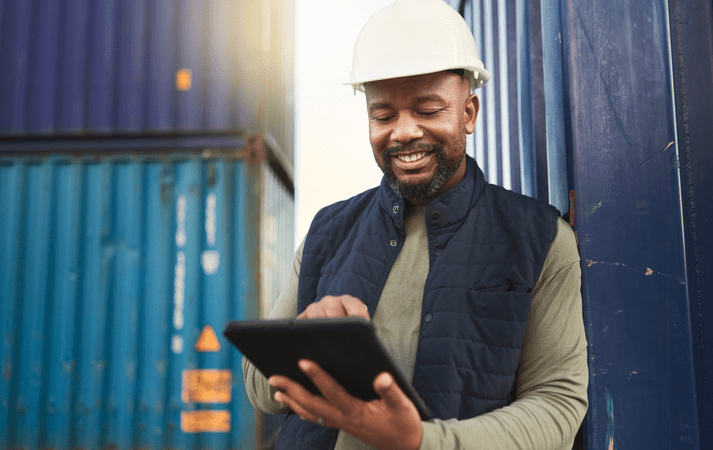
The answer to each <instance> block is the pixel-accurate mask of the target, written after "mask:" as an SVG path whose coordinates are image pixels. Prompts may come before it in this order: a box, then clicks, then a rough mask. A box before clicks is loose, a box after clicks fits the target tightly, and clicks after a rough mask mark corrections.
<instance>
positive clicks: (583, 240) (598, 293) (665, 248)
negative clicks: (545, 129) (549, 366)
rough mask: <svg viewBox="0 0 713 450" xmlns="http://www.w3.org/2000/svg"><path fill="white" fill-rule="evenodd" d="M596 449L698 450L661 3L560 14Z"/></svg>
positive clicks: (589, 436) (566, 9)
mask: <svg viewBox="0 0 713 450" xmlns="http://www.w3.org/2000/svg"><path fill="white" fill-rule="evenodd" d="M562 5H563V10H562V11H561V12H562V17H563V41H564V55H565V65H566V70H565V74H566V75H565V82H566V89H565V92H564V94H565V95H564V97H565V102H566V103H565V105H566V108H567V111H568V116H567V129H568V130H569V131H570V133H571V134H570V137H569V138H570V140H571V142H570V150H571V164H572V170H573V173H574V180H573V183H572V187H573V189H574V190H575V192H576V193H577V202H576V205H577V206H576V211H575V218H576V229H577V231H578V235H579V243H580V245H579V246H580V254H581V257H582V261H583V297H584V305H585V319H586V323H587V326H588V330H589V334H588V339H589V346H590V372H591V377H590V383H591V385H590V402H591V407H590V412H589V414H588V417H587V421H586V425H587V426H586V440H587V446H588V448H611V445H614V448H625V447H626V448H662V447H663V448H669V449H677V448H698V422H697V412H696V400H695V397H696V390H695V383H694V371H693V359H692V348H691V342H690V339H691V329H690V317H689V313H690V311H689V302H688V292H687V280H686V278H687V274H686V260H685V256H684V246H683V244H684V243H683V229H682V220H681V197H680V195H681V191H680V173H679V152H678V149H679V147H678V142H677V140H676V132H675V116H674V108H673V98H674V94H673V84H672V79H671V76H670V75H671V71H670V70H671V60H670V53H669V36H668V11H667V4H666V2H665V1H657V2H652V3H649V4H646V5H642V4H641V3H639V2H634V1H631V2H584V1H573V2H566V3H565V2H563V3H562Z"/></svg>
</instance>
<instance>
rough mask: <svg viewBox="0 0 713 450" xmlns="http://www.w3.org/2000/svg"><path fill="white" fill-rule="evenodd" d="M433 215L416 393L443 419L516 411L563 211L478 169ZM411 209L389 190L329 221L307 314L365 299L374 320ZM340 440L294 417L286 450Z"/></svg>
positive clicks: (311, 257) (311, 270)
mask: <svg viewBox="0 0 713 450" xmlns="http://www.w3.org/2000/svg"><path fill="white" fill-rule="evenodd" d="M467 165H468V166H467V174H466V176H465V178H464V179H463V180H462V181H461V182H460V183H459V184H458V185H456V186H455V187H454V188H453V189H451V190H450V191H448V192H446V193H445V194H443V195H441V196H439V197H437V198H435V199H434V200H433V201H431V203H430V204H429V205H428V207H427V209H426V226H427V229H428V248H429V257H430V271H429V274H428V278H427V280H426V284H425V287H424V292H423V304H422V308H421V325H420V334H419V341H418V349H417V353H416V364H415V368H414V374H413V385H414V387H415V388H416V391H417V392H418V393H419V395H421V397H422V398H423V399H424V401H425V402H426V404H427V405H428V407H429V408H430V409H431V411H432V413H433V416H434V417H435V418H439V419H450V418H456V419H467V418H471V417H474V416H477V415H480V414H483V413H486V412H489V411H492V410H494V409H497V408H500V407H502V406H505V405H507V404H509V403H511V402H512V401H513V394H514V388H515V374H516V371H517V366H518V363H519V360H520V352H521V349H522V343H523V339H524V336H525V327H526V324H527V317H528V314H529V311H530V305H531V302H532V290H533V289H534V287H535V284H536V283H537V280H538V278H539V276H540V272H541V271H542V265H543V263H544V261H545V257H546V256H547V252H548V251H549V247H550V243H551V242H552V240H553V239H554V236H555V234H556V231H557V217H558V215H559V213H558V212H557V210H556V209H554V208H553V207H552V206H549V205H546V204H543V203H541V202H539V201H537V200H534V199H531V198H529V197H525V196H522V195H519V194H515V193H513V192H510V191H507V190H505V189H503V188H500V187H497V186H493V185H490V184H488V183H486V182H485V180H484V177H483V173H482V172H481V171H480V169H479V168H478V166H477V164H476V163H475V160H473V159H472V158H470V157H468V159H467ZM403 211H404V199H403V198H401V197H399V196H397V195H396V194H395V193H394V192H393V190H392V189H391V188H390V187H389V186H388V184H386V182H385V181H383V180H382V182H381V185H380V186H379V187H378V188H374V189H371V190H369V191H366V192H364V193H362V194H360V195H358V196H356V197H353V198H351V199H349V200H346V201H344V202H340V203H336V204H334V205H331V206H328V207H326V208H324V209H323V210H322V211H320V212H319V213H318V214H317V216H316V217H315V219H314V220H313V222H312V226H311V228H310V231H309V233H308V235H307V239H306V241H305V246H304V252H303V255H302V266H301V269H300V281H299V288H298V308H297V309H298V312H302V311H303V310H304V309H305V308H306V307H307V306H308V305H309V304H310V303H312V302H314V301H316V300H318V299H321V298H322V297H324V296H325V295H344V294H349V295H352V296H354V297H357V298H359V299H361V300H362V301H363V302H364V303H365V304H366V305H367V306H368V308H369V314H370V315H371V316H373V314H374V311H375V310H376V305H377V302H378V301H379V297H380V295H381V291H382V289H383V287H384V284H385V283H386V278H387V277H388V274H389V271H390V270H391V266H392V265H393V263H394V260H395V259H396V257H397V256H398V253H399V251H400V249H401V246H402V244H403V241H404V223H403ZM336 437H337V430H333V429H328V428H322V427H319V426H317V425H314V424H312V423H310V422H306V421H303V420H301V419H300V418H299V417H297V416H296V415H294V414H290V415H288V417H287V418H286V420H285V422H284V424H283V427H282V430H281V433H280V435H279V436H278V440H277V442H276V444H275V448H277V449H283V448H285V449H293V448H295V449H296V448H301V449H302V448H304V449H317V448H319V449H323V448H333V446H334V444H335V442H336Z"/></svg>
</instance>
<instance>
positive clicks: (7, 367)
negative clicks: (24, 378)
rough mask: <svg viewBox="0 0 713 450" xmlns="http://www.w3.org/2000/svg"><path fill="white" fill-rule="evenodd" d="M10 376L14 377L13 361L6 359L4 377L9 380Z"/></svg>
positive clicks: (3, 367) (3, 366)
mask: <svg viewBox="0 0 713 450" xmlns="http://www.w3.org/2000/svg"><path fill="white" fill-rule="evenodd" d="M10 377H12V362H11V361H8V360H5V362H4V363H3V365H2V378H3V380H6V381H7V380H9V379H10Z"/></svg>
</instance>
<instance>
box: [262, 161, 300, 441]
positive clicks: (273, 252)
mask: <svg viewBox="0 0 713 450" xmlns="http://www.w3.org/2000/svg"><path fill="white" fill-rule="evenodd" d="M263 180H264V183H263V186H264V189H265V192H264V196H263V199H264V202H263V204H262V214H261V226H260V232H261V234H262V238H261V240H260V245H261V247H262V248H261V251H260V258H261V259H260V266H261V269H260V273H261V275H260V279H261V281H262V282H261V284H260V287H261V290H262V292H261V294H260V317H261V318H266V317H267V315H268V313H269V312H270V309H272V305H273V304H274V302H275V300H276V299H277V296H278V295H280V292H281V291H282V287H283V285H284V283H285V281H286V279H287V276H288V273H289V271H290V270H291V269H292V259H293V257H294V249H295V247H294V222H295V211H294V207H293V204H294V198H293V195H292V193H291V192H290V190H289V189H288V188H287V187H286V186H285V185H284V184H283V183H282V182H281V181H280V179H279V178H278V177H277V176H276V174H275V173H274V171H273V170H272V169H271V168H269V167H267V166H266V167H265V168H264V170H263ZM284 418H285V415H271V414H264V413H263V414H262V422H261V424H260V425H261V428H262V430H261V435H262V440H263V442H271V440H274V438H275V433H276V432H277V431H278V430H279V427H280V426H281V425H282V421H283V420H284Z"/></svg>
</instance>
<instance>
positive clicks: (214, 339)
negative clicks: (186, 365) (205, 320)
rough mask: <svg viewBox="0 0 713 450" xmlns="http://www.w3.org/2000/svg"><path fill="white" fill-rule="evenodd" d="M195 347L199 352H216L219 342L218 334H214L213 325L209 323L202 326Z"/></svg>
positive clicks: (218, 348)
mask: <svg viewBox="0 0 713 450" xmlns="http://www.w3.org/2000/svg"><path fill="white" fill-rule="evenodd" d="M195 349H196V351H199V352H217V351H218V350H220V342H218V336H216V335H215V331H214V330H213V327H211V326H210V325H206V326H204V327H203V330H201V334H200V336H198V340H197V341H196V345H195Z"/></svg>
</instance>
